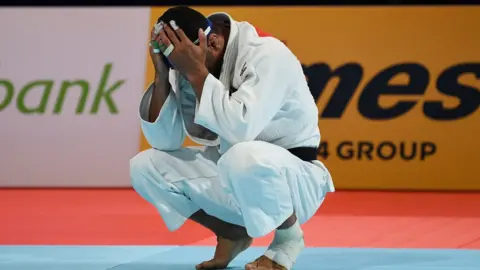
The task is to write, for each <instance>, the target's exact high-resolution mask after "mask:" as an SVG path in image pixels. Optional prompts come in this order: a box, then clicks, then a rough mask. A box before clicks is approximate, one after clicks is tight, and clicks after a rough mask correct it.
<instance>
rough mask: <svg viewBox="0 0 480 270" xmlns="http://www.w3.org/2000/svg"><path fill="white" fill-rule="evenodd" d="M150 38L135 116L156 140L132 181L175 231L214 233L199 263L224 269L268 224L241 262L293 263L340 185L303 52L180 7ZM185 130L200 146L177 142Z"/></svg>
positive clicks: (139, 158)
mask: <svg viewBox="0 0 480 270" xmlns="http://www.w3.org/2000/svg"><path fill="white" fill-rule="evenodd" d="M150 45H151V47H150V55H151V58H152V60H153V64H154V67H155V72H156V74H155V81H154V82H153V83H152V84H151V85H150V86H149V87H148V89H147V90H146V92H145V93H144V95H143V97H142V100H141V103H140V109H139V111H140V112H139V114H140V118H141V126H142V130H143V133H144V135H145V137H146V139H147V140H148V142H149V143H150V145H151V146H152V148H151V149H149V150H146V151H143V152H141V153H139V154H138V155H136V156H135V157H134V158H132V159H131V161H130V174H131V181H132V185H133V187H134V189H135V190H136V191H137V192H138V193H139V194H140V195H141V196H142V197H143V198H144V199H145V200H147V201H148V202H149V203H151V204H152V205H153V206H155V207H156V209H157V210H158V212H159V213H160V215H161V217H162V218H163V220H164V222H165V223H166V226H167V227H168V228H169V230H171V231H174V230H177V229H178V228H180V227H181V226H182V225H183V224H184V223H185V221H186V220H187V219H190V220H193V221H195V222H197V223H199V224H201V225H203V226H204V227H206V228H208V229H209V230H211V231H212V232H213V233H214V234H215V235H216V236H217V240H218V241H217V247H216V251H215V254H214V257H213V259H211V260H209V261H205V262H202V263H200V264H199V265H197V266H196V268H197V269H220V268H225V267H227V265H228V264H229V263H230V262H231V261H232V260H233V259H234V258H235V257H236V256H237V255H238V254H239V253H241V252H242V251H244V250H245V249H247V248H248V247H249V246H250V245H251V243H252V239H253V238H256V237H261V236H264V235H267V234H269V233H270V232H273V231H275V234H274V240H273V242H272V243H271V245H270V246H269V247H268V248H267V250H266V251H265V253H264V254H263V255H262V256H261V257H259V258H258V259H256V260H254V261H253V262H251V263H249V264H247V265H246V266H245V269H248V270H254V269H255V270H260V269H262V270H267V269H268V270H270V269H291V268H292V266H293V265H294V263H295V261H296V260H297V258H298V256H299V254H300V253H301V251H302V249H303V248H304V246H305V244H304V237H303V231H302V228H301V226H300V225H301V224H303V223H305V222H307V221H308V220H309V219H310V218H311V217H312V216H313V215H314V214H315V212H316V211H317V210H318V208H319V207H320V205H321V204H322V202H323V200H324V198H325V196H326V194H327V193H328V192H333V191H334V186H333V183H332V179H331V176H330V173H329V172H328V170H327V168H326V167H325V166H324V165H323V164H322V163H321V162H320V161H317V148H318V146H319V143H320V131H319V127H318V110H317V106H316V104H315V102H314V99H313V97H312V95H311V93H310V91H309V88H308V86H307V82H306V79H305V76H304V74H303V70H302V67H301V64H300V62H299V61H298V59H297V58H296V56H295V55H294V54H293V53H292V52H291V51H290V50H289V49H288V48H287V47H286V46H285V45H284V44H283V43H282V42H281V41H279V40H278V39H275V38H273V37H264V36H262V35H259V31H257V30H256V28H255V27H254V26H252V25H251V24H249V23H248V22H238V21H235V20H234V19H233V18H232V17H231V16H230V15H228V14H226V13H215V14H212V15H210V16H208V17H205V16H203V15H202V14H201V13H199V12H197V11H195V10H193V9H191V8H188V7H183V6H182V7H174V8H171V9H169V10H167V11H166V12H165V13H164V14H163V15H162V16H161V17H160V18H159V19H158V21H157V24H155V26H154V28H153V29H152V33H151V42H150ZM186 136H188V137H190V138H191V139H192V140H193V141H194V142H196V143H198V144H199V145H202V147H182V145H183V143H184V140H185V137H186Z"/></svg>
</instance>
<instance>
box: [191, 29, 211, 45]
mask: <svg viewBox="0 0 480 270" xmlns="http://www.w3.org/2000/svg"><path fill="white" fill-rule="evenodd" d="M210 31H212V28H210V26H209V27H207V29H205V31H203V33H204V34H205V36H208V34H210ZM199 42H200V40H199V39H197V40H195V42H193V44H198V43H199Z"/></svg>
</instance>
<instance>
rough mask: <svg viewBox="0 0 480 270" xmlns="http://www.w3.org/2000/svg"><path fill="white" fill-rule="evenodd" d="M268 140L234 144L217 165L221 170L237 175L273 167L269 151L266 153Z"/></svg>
mask: <svg viewBox="0 0 480 270" xmlns="http://www.w3.org/2000/svg"><path fill="white" fill-rule="evenodd" d="M265 144H267V143H266V142H261V141H251V142H241V143H237V144H235V145H234V146H232V147H231V148H230V149H228V150H227V152H226V153H225V154H223V155H222V157H221V158H220V160H219V161H218V163H217V165H218V167H219V170H220V171H223V172H226V173H228V174H235V175H248V174H252V173H256V172H257V173H258V172H261V171H264V169H268V168H271V166H270V164H269V159H268V153H265V152H264V151H262V150H264V148H265Z"/></svg>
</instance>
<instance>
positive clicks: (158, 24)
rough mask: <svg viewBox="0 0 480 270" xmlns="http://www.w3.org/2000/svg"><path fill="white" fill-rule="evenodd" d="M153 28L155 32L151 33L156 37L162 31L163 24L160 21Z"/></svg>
mask: <svg viewBox="0 0 480 270" xmlns="http://www.w3.org/2000/svg"><path fill="white" fill-rule="evenodd" d="M154 27H155V30H154V31H153V32H154V33H155V35H158V33H160V31H162V29H163V22H162V21H160V22H159V23H156V24H155V26H154Z"/></svg>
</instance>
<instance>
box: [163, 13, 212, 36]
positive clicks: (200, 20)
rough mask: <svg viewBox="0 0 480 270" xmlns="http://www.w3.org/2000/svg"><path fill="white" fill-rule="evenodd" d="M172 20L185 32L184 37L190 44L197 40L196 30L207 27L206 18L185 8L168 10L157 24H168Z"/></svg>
mask: <svg viewBox="0 0 480 270" xmlns="http://www.w3.org/2000/svg"><path fill="white" fill-rule="evenodd" d="M172 20H173V21H175V23H176V24H177V25H178V27H180V28H181V29H182V30H183V32H185V35H186V36H187V37H188V38H189V39H190V40H191V41H192V42H193V41H195V40H197V39H198V29H200V28H202V29H204V30H205V29H207V27H208V26H209V23H208V20H207V18H206V17H205V16H203V14H202V13H200V12H198V11H196V10H194V9H191V8H189V7H187V6H177V7H173V8H169V9H168V10H167V11H165V13H163V15H162V16H160V17H159V18H158V20H157V23H158V22H160V21H163V22H164V23H167V24H170V21H172ZM212 28H213V27H212Z"/></svg>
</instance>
